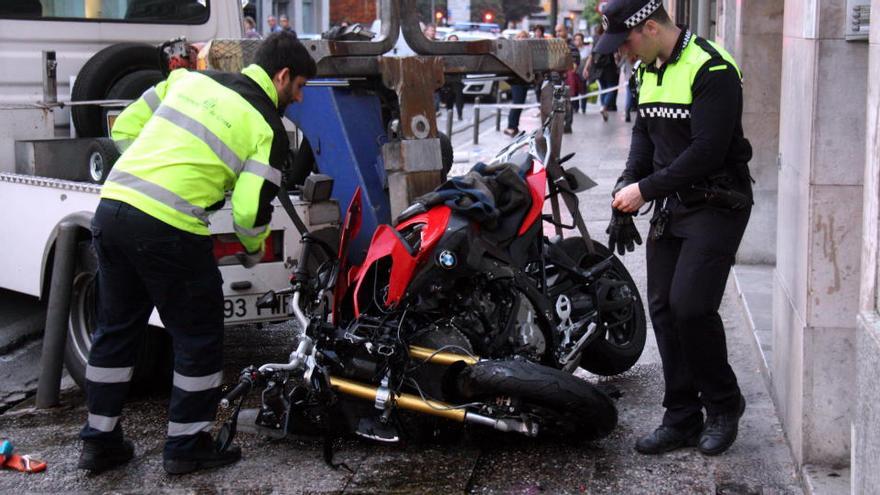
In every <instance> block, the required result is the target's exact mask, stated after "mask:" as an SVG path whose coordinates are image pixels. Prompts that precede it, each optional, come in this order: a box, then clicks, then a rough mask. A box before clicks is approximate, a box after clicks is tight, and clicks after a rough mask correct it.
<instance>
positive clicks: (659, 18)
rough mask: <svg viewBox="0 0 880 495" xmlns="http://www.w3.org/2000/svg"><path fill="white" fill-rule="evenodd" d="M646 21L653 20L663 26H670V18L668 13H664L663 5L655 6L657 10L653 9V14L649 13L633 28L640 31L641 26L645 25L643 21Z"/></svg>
mask: <svg viewBox="0 0 880 495" xmlns="http://www.w3.org/2000/svg"><path fill="white" fill-rule="evenodd" d="M648 21H654V22H656V23H657V24H660V25H663V26H672V19H671V18H670V17H669V14H667V13H666V9H665V8H663V5H660V7H657V10H655V11H654V13H653V14H651V15H649V16H648V18H647V19H645V20H644V21H642V22H641V23H640V24H639V25H638V26H636V27H635V29H636V30H638V31H639V32H641V31H642V28H644V27H645V23H646V22H648Z"/></svg>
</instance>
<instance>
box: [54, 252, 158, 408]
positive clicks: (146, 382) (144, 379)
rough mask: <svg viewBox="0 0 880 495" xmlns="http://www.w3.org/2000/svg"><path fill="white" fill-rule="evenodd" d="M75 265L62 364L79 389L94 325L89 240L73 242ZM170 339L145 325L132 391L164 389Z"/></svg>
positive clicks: (95, 264)
mask: <svg viewBox="0 0 880 495" xmlns="http://www.w3.org/2000/svg"><path fill="white" fill-rule="evenodd" d="M76 258H77V259H76V268H74V275H73V287H72V290H71V295H70V318H69V319H68V326H67V346H66V347H65V349H64V366H65V367H66V368H67V372H68V373H70V376H71V378H73V381H75V382H76V384H77V385H79V387H80V388H81V389H83V390H85V384H86V365H87V364H88V361H89V349H91V347H92V334H93V333H94V332H95V329H96V326H97V316H96V304H95V303H96V294H95V274H96V272H97V269H98V260H97V258H96V256H95V252H94V249H93V248H92V245H91V241H81V242H80V243H79V245H78V246H77V253H76ZM171 362H172V361H171V346H170V339H169V338H168V335H167V334H166V333H165V331H164V330H162V329H161V328H155V327H149V328H147V331H146V332H144V336H143V341H142V342H141V346H140V350H139V352H138V357H137V362H136V364H135V368H134V376H133V377H132V386H131V392H132V393H152V392H163V391H164V392H167V390H168V385H169V384H170V383H171Z"/></svg>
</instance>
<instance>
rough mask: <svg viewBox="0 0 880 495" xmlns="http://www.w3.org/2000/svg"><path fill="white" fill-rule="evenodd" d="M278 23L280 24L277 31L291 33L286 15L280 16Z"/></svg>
mask: <svg viewBox="0 0 880 495" xmlns="http://www.w3.org/2000/svg"><path fill="white" fill-rule="evenodd" d="M279 22H280V23H281V26H280V28H279V31H290V32H293V28H291V27H290V19H288V18H287V16H286V15H283V16H281V17H280V18H279Z"/></svg>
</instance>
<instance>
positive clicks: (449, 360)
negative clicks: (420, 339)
mask: <svg viewBox="0 0 880 495" xmlns="http://www.w3.org/2000/svg"><path fill="white" fill-rule="evenodd" d="M409 355H410V357H412V358H415V359H421V360H422V361H427V362H429V363H433V364H445V365H447V366H448V365H450V364H453V363H457V362H459V361H464V363H465V364H467V365H468V366H471V365H474V364H477V362H478V361H479V360H480V358H479V357H471V356H465V355H462V354H454V353H452V352H437V351H436V350H435V349H428V348H427V347H419V346H417V345H411V346H409Z"/></svg>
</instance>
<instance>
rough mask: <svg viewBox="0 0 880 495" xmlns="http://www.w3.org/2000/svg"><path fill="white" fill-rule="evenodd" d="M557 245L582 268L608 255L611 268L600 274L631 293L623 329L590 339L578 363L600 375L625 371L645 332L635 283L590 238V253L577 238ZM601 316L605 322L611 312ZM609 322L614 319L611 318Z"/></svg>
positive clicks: (617, 261) (639, 352) (635, 358)
mask: <svg viewBox="0 0 880 495" xmlns="http://www.w3.org/2000/svg"><path fill="white" fill-rule="evenodd" d="M561 247H562V249H563V250H564V251H565V252H566V254H568V255H569V256H570V257H571V258H572V259H573V260H575V261H576V262H577V263H578V266H579V267H580V268H582V269H586V268H589V267H591V266H593V265H595V264H596V263H599V262H600V261H602V260H604V259H606V258H608V257H611V264H612V266H611V269H610V270H609V271H608V272H606V274H605V275H604V277H608V278H610V279H612V280H615V281H620V282H624V283H625V285H626V287H627V288H628V289H629V291H630V292H631V293H632V294H633V295H634V297H635V301H633V305H632V314H631V316H630V321H629V322H627V323H625V324H623V325H622V326H623V328H622V329H620V330H618V334H616V335H612V334H611V333H610V332H609V331H606V332H605V333H606V335H604V336H602V337H600V338H598V339H596V340H594V341H593V342H592V343H591V344H590V345H588V346H587V347H586V348H585V349H584V351H583V354H582V355H581V362H580V366H581V368H584V369H585V370H587V371H589V372H590V373H595V374H597V375H602V376H612V375H617V374H620V373H623V372H624V371H627V370H628V369H630V368H632V367H633V366H634V365H635V364H636V362H637V361H638V360H639V357H640V356H641V355H642V351H643V350H644V349H645V338H646V335H647V331H648V325H647V320H646V319H645V306H644V304H642V298H641V295H640V294H639V288H638V286H636V283H635V281H634V280H633V279H632V276H631V275H630V274H629V271H627V269H626V266H624V264H623V262H622V261H620V258H618V257H617V256H614V253H613V252H611V250H609V249H608V248H607V247H605V246H604V245H602V244H601V243H599V242H596V241H595V240H594V241H593V250H594V253H593V254H590V253H588V252H587V246H586V245H585V244H584V241H583V239H582V238H580V237H570V238H568V239H564V240H563V241H562V243H561ZM602 317H603V319H604V320H606V321H608V320H613V318H614V315H604V314H603V315H602ZM610 323H612V324H614V323H616V322H614V321H611V322H610ZM600 331H601V328H600Z"/></svg>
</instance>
